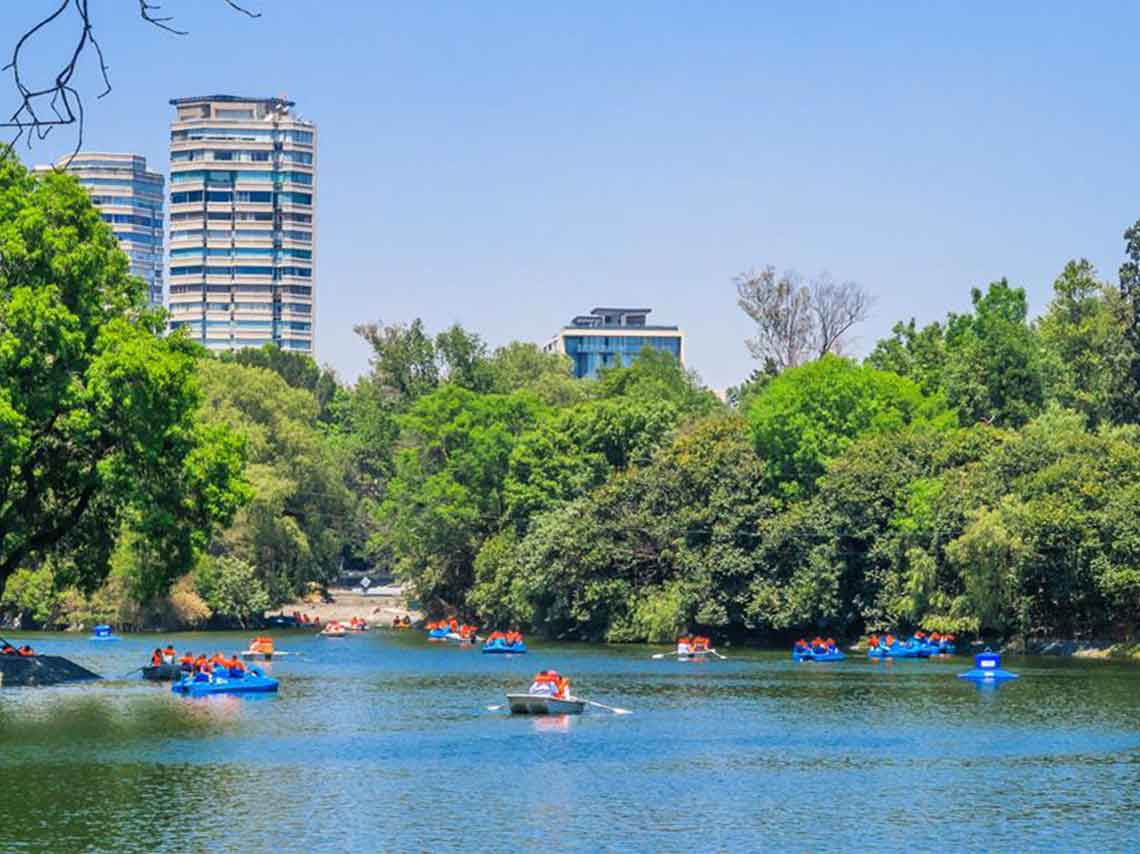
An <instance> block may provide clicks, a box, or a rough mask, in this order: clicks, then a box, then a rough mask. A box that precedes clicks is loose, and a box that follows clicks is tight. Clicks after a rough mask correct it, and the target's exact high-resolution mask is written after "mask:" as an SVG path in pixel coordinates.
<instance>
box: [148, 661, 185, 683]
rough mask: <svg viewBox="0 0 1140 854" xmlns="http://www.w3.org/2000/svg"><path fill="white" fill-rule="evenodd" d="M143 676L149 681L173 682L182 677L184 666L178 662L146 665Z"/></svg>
mask: <svg viewBox="0 0 1140 854" xmlns="http://www.w3.org/2000/svg"><path fill="white" fill-rule="evenodd" d="M142 678H143V679H146V680H147V681H148V682H173V681H174V680H175V679H181V678H182V668H181V667H179V666H178V665H177V664H157V665H150V666H149V667H144V668H143V669H142Z"/></svg>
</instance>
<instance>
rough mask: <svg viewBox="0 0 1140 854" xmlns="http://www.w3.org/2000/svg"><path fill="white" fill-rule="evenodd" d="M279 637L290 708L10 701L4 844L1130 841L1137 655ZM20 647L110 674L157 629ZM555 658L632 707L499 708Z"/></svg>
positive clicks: (2, 723)
mask: <svg viewBox="0 0 1140 854" xmlns="http://www.w3.org/2000/svg"><path fill="white" fill-rule="evenodd" d="M275 637H276V638H277V648H278V649H279V650H288V651H293V652H298V653H302V655H299V656H297V657H295V658H284V659H279V660H277V661H274V662H273V663H272V664H271V665H269V668H268V669H270V670H271V671H272V673H273V675H274V676H277V677H279V678H280V680H281V691H280V693H279V694H278V695H277V696H269V697H261V698H240V697H224V696H215V697H209V698H203V699H196V700H194V699H185V698H180V697H176V696H173V695H172V694H171V693H170V688H169V685H165V684H164V685H155V684H150V683H144V682H141V681H138V677H137V676H134V677H131V678H130V679H127V680H120V681H107V682H102V683H95V684H88V685H82V686H66V687H57V688H38V689H18V688H7V689H3V690H0V851H4V852H13V851H53V852H57V851H65V852H70V851H88V850H90V851H97V850H105V851H115V852H134V851H147V852H150V851H160V850H163V851H200V850H207V849H210V850H235V851H236V850H240V851H251V852H261V851H266V852H268V851H323V850H334V849H340V850H342V851H343V850H348V849H354V850H360V851H381V850H385V851H386V850H395V849H405V850H408V851H424V850H428V849H433V850H435V851H452V850H457V849H460V848H465V849H471V850H478V851H488V850H499V851H506V850H509V849H515V850H537V849H539V848H557V849H559V850H583V851H589V850H594V851H597V850H619V849H624V850H626V851H650V850H655V851H687V852H699V851H727V850H732V851H754V850H758V849H768V850H779V851H784V850H790V851H801V850H802V851H807V850H843V849H857V850H878V851H888V852H889V851H901V850H903V849H913V848H919V847H922V848H930V849H937V850H944V851H952V850H1011V851H1012V850H1017V851H1025V850H1058V851H1073V850H1086V851H1094V850H1095V851H1126V850H1136V849H1137V848H1138V847H1140V834H1138V830H1140V786H1138V783H1140V702H1138V700H1140V691H1138V690H1137V689H1138V687H1140V667H1137V666H1133V665H1127V664H1114V663H1105V662H1089V661H1075V660H1055V659H1054V660H1045V659H1016V658H1008V659H1006V661H1005V662H1004V664H1005V666H1007V667H1008V668H1009V669H1012V670H1014V671H1018V672H1020V673H1021V674H1022V678H1021V679H1020V680H1018V681H1017V682H1014V683H1011V684H1008V685H1006V686H1003V687H1001V688H1000V689H998V690H993V689H988V690H982V689H979V688H977V687H976V686H974V685H973V684H971V683H968V682H964V681H962V680H959V679H957V678H955V674H956V673H958V672H960V671H962V670H966V669H968V666H969V660H968V659H967V658H965V657H959V658H956V659H951V660H949V661H911V662H908V661H898V662H893V663H891V664H889V665H872V664H869V663H867V662H866V661H865V660H862V659H860V658H854V657H853V658H851V659H849V660H848V661H847V662H844V663H841V664H828V665H811V664H793V663H792V662H791V661H789V660H787V655H786V654H785V653H765V652H758V651H737V650H722V651H723V652H727V653H728V655H729V656H730V659H729V660H728V661H717V662H708V663H704V664H683V663H678V662H676V661H670V660H665V661H653V660H651V659H650V657H649V656H650V653H651V652H653V650H649V649H646V648H644V647H601V646H577V645H548V646H544V645H541V644H536V645H534V646H533V647H532V652H531V654H530V655H526V656H521V657H510V658H508V657H500V656H485V655H481V654H480V653H479V652H478V650H471V649H459V648H456V647H449V646H442V645H429V644H428V643H426V642H425V640H424V639H423V636H422V635H420V634H419V633H413V632H405V633H390V632H384V631H380V632H371V633H369V634H367V635H362V636H355V637H350V638H346V639H343V640H326V639H320V638H316V637H314V636H312V635H310V634H305V633H299V632H282V633H279V634H276V635H275ZM9 638H10V639H12V640H16V639H17V638H19V639H21V640H22V639H24V638H27V639H29V641H30V642H31V643H32V644H33V645H34V646H35V647H36V648H37V650H38V651H41V652H45V653H53V654H60V655H65V656H67V657H69V658H71V659H73V660H75V661H76V662H78V663H80V664H83V665H85V666H87V667H90V668H91V669H93V670H95V671H96V672H99V673H101V674H103V675H105V676H115V675H119V674H122V673H125V672H126V671H128V670H130V669H131V668H133V667H136V666H137V665H139V664H141V663H142V662H143V661H144V660H145V659H146V657H147V656H148V654H149V652H150V650H151V649H153V647H154V646H155V645H156V642H157V641H158V640H159V638H157V637H155V636H149V637H142V638H127V639H125V640H123V641H121V642H119V643H112V644H96V643H92V642H90V641H87V640H86V639H83V638H78V637H69V636H63V635H28V634H19V635H9ZM248 638H249V635H247V634H246V635H220V634H216V633H212V634H209V635H174V636H172V639H173V641H174V642H175V644H176V645H177V646H178V648H179V649H180V650H181V649H183V648H189V649H191V650H194V651H196V652H197V651H207V650H209V651H212V650H216V649H219V648H221V649H223V650H225V651H227V652H232V651H234V650H237V649H242V648H244V647H245V645H246V641H247V640H248ZM165 639H166V638H165V637H163V638H162V640H165ZM545 667H554V668H557V669H558V670H560V671H562V672H563V673H565V674H568V675H571V676H572V678H573V680H574V690H575V693H576V694H579V695H580V696H585V697H589V698H591V699H594V700H598V701H600V702H603V703H607V704H610V705H615V706H622V707H626V708H629V709H632V710H633V711H634V714H632V715H628V716H620V717H619V716H615V715H612V714H610V713H608V712H604V711H601V710H599V709H591V710H590V711H588V712H587V714H585V715H583V716H582V717H579V718H548V719H534V718H523V717H514V718H512V717H511V716H509V715H507V714H506V713H505V712H493V711H488V710H487V708H486V707H487V706H488V705H491V704H497V703H502V702H503V693H504V691H506V690H508V689H524V688H525V687H526V685H527V684H529V681H530V677H531V675H532V674H533V673H534V672H535V671H536V670H538V669H541V668H545Z"/></svg>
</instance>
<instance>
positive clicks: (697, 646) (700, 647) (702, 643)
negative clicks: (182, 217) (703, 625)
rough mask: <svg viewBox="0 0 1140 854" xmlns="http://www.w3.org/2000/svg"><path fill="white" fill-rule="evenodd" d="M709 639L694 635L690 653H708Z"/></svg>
mask: <svg viewBox="0 0 1140 854" xmlns="http://www.w3.org/2000/svg"><path fill="white" fill-rule="evenodd" d="M708 651H709V639H708V638H706V637H704V636H703V635H695V636H694V637H693V642H692V652H708Z"/></svg>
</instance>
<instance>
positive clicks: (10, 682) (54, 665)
mask: <svg viewBox="0 0 1140 854" xmlns="http://www.w3.org/2000/svg"><path fill="white" fill-rule="evenodd" d="M102 678H103V677H102V676H100V675H99V674H97V673H92V672H91V671H90V670H88V669H87V668H85V667H80V666H79V665H78V664H76V663H75V662H73V661H68V660H67V659H66V658H60V657H59V656H58V655H33V656H29V657H24V656H16V655H0V687H4V688H9V687H15V686H20V687H22V686H30V685H59V684H61V683H63V682H89V681H91V680H93V679H102Z"/></svg>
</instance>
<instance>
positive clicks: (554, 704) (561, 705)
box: [507, 694, 586, 715]
mask: <svg viewBox="0 0 1140 854" xmlns="http://www.w3.org/2000/svg"><path fill="white" fill-rule="evenodd" d="M507 705H509V706H510V707H511V714H512V715H580V714H582V712H584V711H585V710H586V701H585V700H579V699H577V698H576V697H568V698H566V699H565V700H559V699H556V698H554V697H548V696H546V695H545V694H507Z"/></svg>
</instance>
